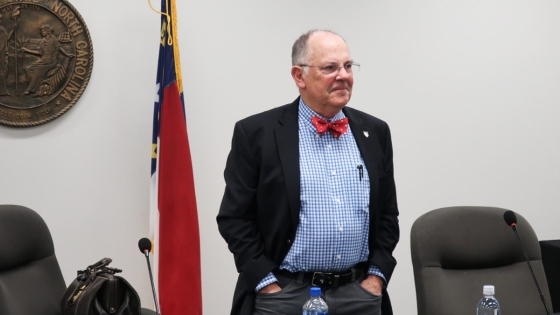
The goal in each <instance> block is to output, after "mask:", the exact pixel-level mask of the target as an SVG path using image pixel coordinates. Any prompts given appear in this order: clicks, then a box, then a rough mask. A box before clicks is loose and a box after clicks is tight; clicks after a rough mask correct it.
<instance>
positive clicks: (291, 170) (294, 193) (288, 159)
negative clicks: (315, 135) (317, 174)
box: [275, 97, 300, 235]
mask: <svg viewBox="0 0 560 315" xmlns="http://www.w3.org/2000/svg"><path fill="white" fill-rule="evenodd" d="M298 108H299V97H298V98H297V99H296V100H295V101H294V102H293V103H292V104H290V105H288V106H287V107H286V111H285V112H284V115H282V117H280V119H279V120H278V127H277V128H276V129H275V136H276V145H277V147H278V154H279V156H280V162H281V165H282V172H283V174H284V180H285V181H286V190H287V192H288V200H289V204H290V212H291V214H292V227H293V231H292V232H293V234H294V235H295V229H296V227H297V225H298V222H299V209H300V189H299V185H300V174H299V134H298Z"/></svg>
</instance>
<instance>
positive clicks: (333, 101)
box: [301, 32, 354, 116]
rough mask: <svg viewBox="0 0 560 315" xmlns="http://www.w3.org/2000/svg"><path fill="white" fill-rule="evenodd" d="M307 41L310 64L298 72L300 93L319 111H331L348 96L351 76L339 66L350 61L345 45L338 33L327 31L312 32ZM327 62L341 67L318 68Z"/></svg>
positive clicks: (338, 109)
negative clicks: (302, 85) (326, 72)
mask: <svg viewBox="0 0 560 315" xmlns="http://www.w3.org/2000/svg"><path fill="white" fill-rule="evenodd" d="M307 45H308V46H307V47H308V48H307V56H308V58H307V62H308V63H307V64H308V65H311V66H313V67H308V69H307V73H304V74H303V76H302V79H303V81H304V82H305V86H304V88H303V89H302V91H301V92H302V96H303V98H304V101H305V102H306V103H308V105H309V106H310V107H311V108H312V109H313V110H315V111H316V112H318V113H319V114H323V115H326V116H330V113H332V114H333V115H334V114H336V113H337V112H338V111H340V110H341V109H342V108H343V107H344V106H345V105H346V104H347V103H348V102H349V101H350V97H351V96H352V85H353V84H354V77H353V75H352V73H348V72H347V71H346V70H345V69H344V68H343V66H344V65H345V64H347V63H349V62H352V59H351V58H350V52H349V50H348V46H347V45H346V43H345V42H344V40H343V39H342V38H340V37H339V36H338V35H335V34H332V33H327V32H318V33H314V34H312V35H311V36H310V38H309V41H308V43H307ZM328 66H331V67H333V66H334V67H335V68H338V67H340V68H341V69H339V70H338V71H335V72H334V73H331V74H325V73H324V71H322V70H321V69H322V68H325V67H328ZM327 113H328V114H327Z"/></svg>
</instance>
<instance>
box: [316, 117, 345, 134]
mask: <svg viewBox="0 0 560 315" xmlns="http://www.w3.org/2000/svg"><path fill="white" fill-rule="evenodd" d="M311 123H312V124H313V126H315V128H317V132H318V133H319V134H320V135H321V134H324V133H325V132H327V130H330V131H331V133H332V134H333V136H334V137H335V138H337V139H338V137H340V135H343V134H345V133H346V132H348V118H346V117H344V118H342V119H339V120H335V121H331V122H327V121H325V120H324V119H321V118H319V117H317V116H313V117H311Z"/></svg>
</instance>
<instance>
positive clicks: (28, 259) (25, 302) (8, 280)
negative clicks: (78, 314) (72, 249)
mask: <svg viewBox="0 0 560 315" xmlns="http://www.w3.org/2000/svg"><path fill="white" fill-rule="evenodd" d="M65 290H66V284H65V283H64V278H63V276H62V272H61V271H60V267H59V265H58V261H57V259H56V256H55V253H54V245H53V241H52V237H51V233H50V231H49V228H48V227H47V225H46V224H45V221H43V219H42V218H41V217H40V216H39V215H38V214H37V213H36V212H35V211H33V210H31V209H29V208H26V207H22V206H16V205H0V314H2V315H30V314H40V315H60V314H61V309H60V304H61V303H60V300H61V298H62V295H63V294H64V291H65ZM142 314H143V315H151V314H155V312H154V311H151V310H148V309H142Z"/></svg>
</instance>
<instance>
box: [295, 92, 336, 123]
mask: <svg viewBox="0 0 560 315" xmlns="http://www.w3.org/2000/svg"><path fill="white" fill-rule="evenodd" d="M313 116H317V117H319V118H321V119H324V120H326V121H333V120H339V119H342V118H344V117H346V115H344V113H343V112H342V111H339V112H338V113H337V114H336V115H334V116H333V117H332V118H330V119H327V118H325V117H323V116H321V115H319V114H317V113H316V112H315V111H314V110H312V109H311V108H310V107H309V106H307V104H305V102H304V101H303V98H301V97H300V98H299V117H300V119H303V121H305V122H306V123H307V124H309V126H311V127H313V128H315V127H314V126H313V124H312V123H311V117H313Z"/></svg>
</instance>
